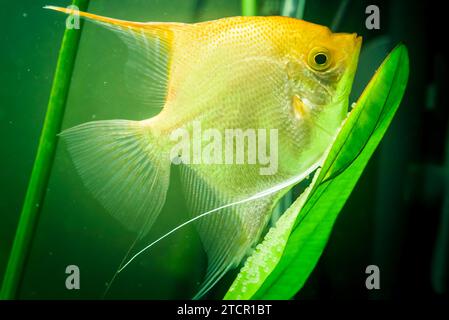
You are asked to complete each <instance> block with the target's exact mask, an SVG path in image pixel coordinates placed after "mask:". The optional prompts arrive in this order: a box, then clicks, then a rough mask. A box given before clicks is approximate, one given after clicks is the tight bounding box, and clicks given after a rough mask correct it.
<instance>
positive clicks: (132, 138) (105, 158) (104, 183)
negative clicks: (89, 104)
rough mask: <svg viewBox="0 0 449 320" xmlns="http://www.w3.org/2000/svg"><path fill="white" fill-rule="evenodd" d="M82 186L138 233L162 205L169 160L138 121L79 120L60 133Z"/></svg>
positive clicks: (158, 144)
mask: <svg viewBox="0 0 449 320" xmlns="http://www.w3.org/2000/svg"><path fill="white" fill-rule="evenodd" d="M61 136H62V138H63V140H64V141H65V142H66V143H67V146H68V150H69V152H70V154H71V156H72V158H73V161H74V164H75V166H76V168H77V170H78V172H79V174H80V175H81V178H82V180H83V181H84V183H85V185H86V186H87V188H88V189H89V190H90V191H91V192H92V193H93V194H94V195H95V196H96V198H97V199H98V200H99V201H100V202H101V203H102V204H103V205H104V207H106V209H107V210H108V211H109V212H110V213H111V214H112V215H113V216H114V217H115V218H116V219H117V220H119V221H120V222H121V223H122V224H123V225H124V226H125V227H126V228H128V229H129V230H132V231H137V232H139V238H141V237H143V236H144V235H145V234H146V233H147V232H148V230H149V229H150V228H151V226H152V224H153V222H154V221H155V219H156V218H157V216H158V214H159V212H160V211H161V209H162V206H163V205H164V202H165V197H166V193H167V189H168V184H169V176H170V161H169V158H168V156H167V154H166V152H164V150H163V149H162V146H161V144H160V143H157V138H156V137H155V136H154V134H153V133H152V130H151V126H150V125H148V124H147V123H145V122H141V121H127V120H108V121H94V122H88V123H84V124H82V125H79V126H76V127H74V128H71V129H68V130H66V131H64V132H62V133H61Z"/></svg>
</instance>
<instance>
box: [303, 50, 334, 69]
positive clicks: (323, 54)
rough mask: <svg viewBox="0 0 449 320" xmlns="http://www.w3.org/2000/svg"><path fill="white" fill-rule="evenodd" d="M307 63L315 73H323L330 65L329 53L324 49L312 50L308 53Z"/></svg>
mask: <svg viewBox="0 0 449 320" xmlns="http://www.w3.org/2000/svg"><path fill="white" fill-rule="evenodd" d="M308 63H309V65H310V67H311V68H312V69H314V70H316V71H325V70H327V69H328V68H329V67H330V65H331V59H330V52H329V50H327V49H326V48H321V47H318V48H314V49H312V50H311V51H310V53H309V59H308Z"/></svg>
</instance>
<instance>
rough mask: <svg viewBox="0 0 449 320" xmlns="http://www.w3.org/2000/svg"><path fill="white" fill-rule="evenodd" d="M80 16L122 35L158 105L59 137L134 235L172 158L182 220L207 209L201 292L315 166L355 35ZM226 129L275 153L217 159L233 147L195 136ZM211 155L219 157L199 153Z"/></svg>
mask: <svg viewBox="0 0 449 320" xmlns="http://www.w3.org/2000/svg"><path fill="white" fill-rule="evenodd" d="M48 8H50V9H54V10H58V11H63V12H66V13H70V14H73V13H77V12H73V11H71V10H68V9H64V8H57V7H48ZM79 14H80V15H81V16H83V17H86V18H88V19H90V20H92V21H94V22H97V23H99V24H102V25H104V26H106V27H108V28H110V29H112V30H114V31H116V32H117V34H118V35H119V37H121V38H122V39H123V40H124V41H125V43H126V44H127V45H128V48H129V63H128V69H129V72H128V76H129V77H135V78H137V79H139V83H140V86H139V87H138V88H137V89H138V94H139V95H140V97H141V98H142V101H143V103H144V104H146V105H148V106H150V105H160V106H161V107H162V109H161V111H160V113H159V114H158V115H157V116H155V117H153V118H150V119H146V120H142V121H127V120H109V121H96V122H89V123H86V124H82V125H80V126H77V127H75V128H71V129H69V130H66V131H64V132H63V134H62V136H63V137H64V138H65V140H66V142H67V145H68V148H69V150H70V152H71V155H72V157H73V160H74V163H75V166H76V167H77V169H78V171H79V173H80V175H81V176H82V178H83V180H84V182H85V184H86V186H87V187H88V188H89V189H90V190H91V191H92V192H93V193H94V195H95V196H96V197H97V198H98V199H99V200H100V201H101V202H102V204H103V205H104V206H105V207H106V208H107V209H109V211H110V212H111V213H112V215H113V216H114V217H116V218H117V219H118V220H119V221H121V222H122V223H123V224H124V225H125V226H126V227H127V228H128V229H130V230H134V231H136V232H138V234H139V237H140V238H141V237H143V236H144V235H145V234H146V233H147V232H148V230H149V229H150V228H151V226H152V224H153V222H154V221H155V219H156V218H157V216H158V214H159V212H160V211H161V209H162V206H163V204H164V202H165V196H166V193H167V190H168V187H169V177H170V170H171V167H172V162H173V161H174V159H175V158H176V156H178V157H179V159H178V160H180V162H181V164H180V168H181V173H182V175H181V177H182V181H183V187H184V190H185V196H186V200H187V203H188V204H189V207H190V209H191V213H190V214H191V216H192V217H195V216H198V215H200V214H204V213H206V212H211V211H214V212H213V214H210V215H208V216H205V217H204V218H203V219H198V221H197V222H196V223H197V228H198V232H199V234H200V237H201V239H202V242H203V245H204V247H205V250H206V253H207V255H208V272H207V275H206V277H205V280H204V283H203V284H202V286H201V289H200V291H199V293H198V294H197V297H200V296H202V295H203V294H204V293H206V292H207V291H208V290H209V289H210V288H211V287H212V286H213V285H214V284H215V283H216V282H217V281H218V280H219V279H220V278H221V277H222V276H223V275H224V274H225V273H226V272H227V271H228V270H229V269H230V268H232V267H235V266H237V265H238V264H239V263H241V261H242V259H243V258H244V257H245V255H246V254H247V252H248V250H250V249H251V248H252V247H253V246H254V245H255V244H256V243H257V242H258V241H259V238H260V236H261V234H262V232H263V230H264V228H265V227H266V226H267V223H268V221H269V219H270V217H271V214H272V210H273V208H274V206H275V205H276V202H277V201H278V200H279V198H280V197H281V196H282V195H283V194H284V193H285V192H286V191H287V190H288V188H289V187H291V186H292V184H293V183H297V182H298V181H299V180H301V179H303V178H304V177H305V176H307V174H308V173H310V172H311V171H312V170H313V169H314V168H316V166H317V165H318V164H319V161H320V158H321V156H322V154H323V152H324V151H325V149H326V148H327V147H328V146H329V144H330V143H331V141H332V139H333V137H334V135H335V133H336V131H337V129H338V128H339V126H340V124H341V122H342V120H343V119H344V117H345V115H346V113H347V110H348V96H349V93H350V89H351V85H352V81H353V78H354V74H355V70H356V66H357V59H358V55H359V51H360V45H361V39H360V37H357V36H356V35H354V34H343V33H342V34H336V33H332V32H330V30H329V29H328V28H326V27H323V26H319V25H316V24H312V23H308V22H305V21H302V20H297V19H292V18H286V17H232V18H225V19H220V20H216V21H210V22H203V23H196V24H183V23H138V22H128V21H122V20H116V19H111V18H106V17H101V16H97V15H93V14H89V13H84V12H80V13H79ZM210 129H212V130H215V131H208V130H210ZM228 129H238V130H240V133H242V132H243V133H244V135H243V140H244V141H246V144H245V146H249V141H250V140H251V138H254V136H251V134H250V133H251V132H255V133H256V134H257V133H264V132H265V139H266V141H265V142H264V143H263V144H262V145H258V147H259V148H262V147H263V148H265V151H266V152H270V151H271V152H274V151H275V152H276V154H277V159H276V164H275V165H272V166H271V167H270V166H269V165H268V164H267V162H266V161H265V163H261V162H260V161H259V162H257V161H256V163H227V164H226V163H225V159H226V157H227V156H228V155H227V154H226V150H227V151H234V152H235V151H236V149H235V148H236V147H235V146H233V145H231V146H230V147H229V141H224V142H223V141H221V142H220V143H219V144H212V147H211V141H212V140H214V138H215V139H219V137H215V136H214V135H210V136H209V137H208V138H204V137H200V138H198V135H196V134H198V133H201V132H203V133H204V132H209V133H210V132H222V133H224V132H226V130H228ZM179 130H181V131H179ZM250 130H254V131H250ZM179 132H181V133H180V134H178V133H179ZM271 133H273V135H271ZM274 133H275V134H274ZM258 137H259V136H257V137H256V138H258ZM174 138H178V139H174ZM240 138H242V137H240ZM179 139H181V140H182V139H185V141H184V144H182V145H181V147H180V144H179ZM245 139H246V140H245ZM186 141H187V142H188V144H189V146H190V148H189V147H185V146H186V145H185V142H186ZM195 146H196V148H195ZM227 147H229V148H230V149H229V148H228V149H227ZM173 150H175V151H173ZM246 151H247V154H245V156H244V158H245V159H249V157H250V156H251V155H250V154H249V151H248V150H246ZM196 153H200V155H199V158H198V157H196V158H195V156H198V154H196ZM210 154H212V159H213V160H216V161H209V162H207V163H205V162H204V161H202V160H204V159H203V158H204V157H203V158H202V157H201V156H207V155H210ZM258 155H260V154H258ZM198 159H199V160H198ZM234 160H235V159H234ZM253 160H254V159H253ZM265 160H266V159H265ZM178 162H179V161H178ZM270 165H271V164H270ZM286 181H287V182H288V183H286ZM289 181H290V182H289Z"/></svg>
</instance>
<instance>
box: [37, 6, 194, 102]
mask: <svg viewBox="0 0 449 320" xmlns="http://www.w3.org/2000/svg"><path fill="white" fill-rule="evenodd" d="M44 8H46V9H51V10H55V11H60V12H63V13H66V14H69V15H79V16H80V17H83V18H85V19H87V20H90V21H92V22H94V23H96V24H99V25H101V26H104V27H106V28H108V29H110V30H112V31H114V33H115V34H117V35H118V36H119V37H120V39H122V40H123V42H124V43H125V44H126V46H127V47H128V52H129V56H128V62H127V64H126V68H125V82H126V84H127V87H128V89H129V91H130V92H131V93H132V94H133V96H135V97H136V98H137V100H138V101H140V102H142V104H143V105H144V106H148V107H162V106H163V105H164V102H165V98H166V95H167V90H168V73H169V66H170V57H171V52H172V48H173V42H174V41H175V37H176V35H179V34H180V32H182V31H183V30H185V29H186V28H188V27H189V25H188V24H183V23H168V22H133V21H125V20H119V19H113V18H108V17H103V16H99V15H95V14H92V13H88V12H83V11H76V10H74V9H73V8H61V7H55V6H45V7H44Z"/></svg>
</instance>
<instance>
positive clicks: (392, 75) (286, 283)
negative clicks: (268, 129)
mask: <svg viewBox="0 0 449 320" xmlns="http://www.w3.org/2000/svg"><path fill="white" fill-rule="evenodd" d="M408 72H409V62H408V54H407V49H406V48H405V46H404V45H399V46H397V47H396V48H395V49H394V50H393V51H392V52H391V53H390V54H389V55H388V57H387V58H386V59H385V61H384V62H383V63H382V65H381V66H380V68H379V69H378V71H377V72H376V73H375V75H374V76H373V78H372V79H371V81H370V82H369V83H368V85H367V87H366V88H365V90H364V91H363V93H362V95H361V97H360V98H359V100H358V101H357V103H356V105H355V107H354V108H353V110H352V111H351V112H350V114H349V116H348V117H347V119H346V121H345V123H344V124H343V126H342V128H341V129H340V131H339V133H338V134H337V136H336V139H335V140H334V143H333V144H332V146H331V147H330V148H329V150H328V151H327V153H326V155H325V158H324V159H325V160H324V162H323V165H322V167H321V169H319V170H317V172H316V173H315V176H314V178H313V180H312V183H311V184H310V186H309V187H308V188H307V189H306V190H305V191H304V193H303V194H302V195H301V196H300V197H299V198H298V199H297V200H296V201H295V202H294V203H293V204H292V206H291V207H290V208H289V209H288V210H287V211H286V212H285V213H284V214H283V215H282V216H281V218H280V219H279V220H278V222H277V224H276V227H275V228H272V229H271V230H270V231H269V232H268V234H267V235H266V237H265V239H264V241H263V242H262V243H261V244H260V245H259V246H258V247H257V248H256V250H255V252H254V253H253V255H252V256H251V257H249V258H248V260H247V261H246V263H245V265H244V267H243V268H242V270H241V271H240V273H239V274H238V276H237V278H236V279H235V281H234V283H233V284H232V285H231V288H230V289H229V291H228V292H227V294H226V296H225V299H251V298H253V299H289V298H291V297H292V296H293V295H295V294H296V293H297V292H298V291H299V290H300V289H301V288H302V286H303V285H304V283H305V281H306V280H307V278H308V277H309V275H310V273H311V272H312V270H313V268H314V267H315V265H316V263H317V262H318V259H319V258H320V256H321V254H322V252H323V250H324V247H325V245H326V243H327V240H328V238H329V235H330V232H331V230H332V226H333V224H334V222H335V219H336V218H337V215H338V213H339V212H340V210H341V209H342V207H343V205H344V204H345V202H346V200H347V199H348V197H349V195H350V194H351V192H352V190H353V188H354V186H355V184H356V183H357V180H358V179H359V177H360V175H361V174H362V172H363V170H364V168H365V166H366V164H367V163H368V160H369V159H370V157H371V156H372V154H373V152H374V150H375V149H376V147H377V145H378V144H379V142H380V141H381V139H382V137H383V136H384V134H385V132H386V130H387V128H388V126H389V125H390V123H391V121H392V119H393V116H394V114H395V112H396V110H397V108H398V106H399V104H400V102H401V99H402V96H403V94H404V91H405V87H406V84H407V79H408Z"/></svg>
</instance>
